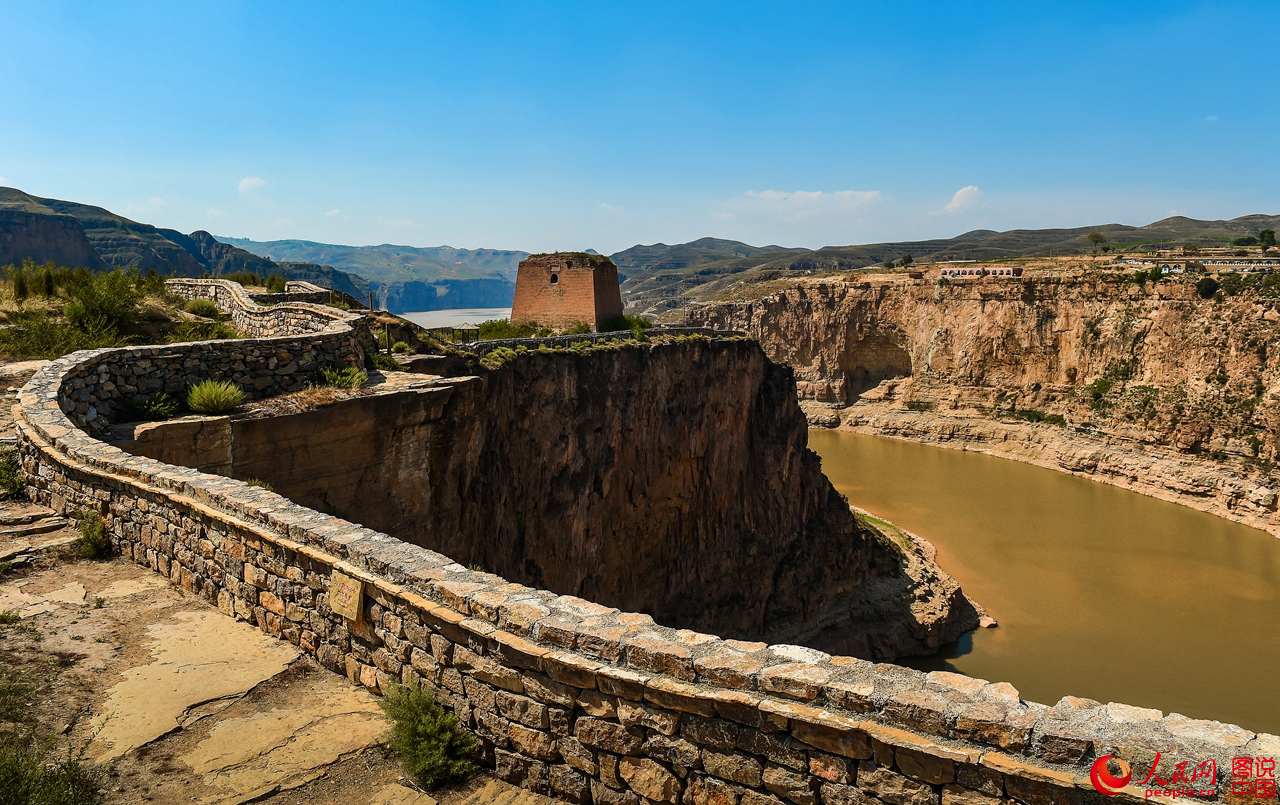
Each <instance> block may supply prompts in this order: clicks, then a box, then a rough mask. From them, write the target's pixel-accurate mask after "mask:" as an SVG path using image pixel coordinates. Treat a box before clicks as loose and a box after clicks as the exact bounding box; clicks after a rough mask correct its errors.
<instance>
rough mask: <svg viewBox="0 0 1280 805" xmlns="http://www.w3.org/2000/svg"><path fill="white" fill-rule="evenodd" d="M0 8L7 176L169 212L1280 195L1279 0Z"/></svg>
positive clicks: (336, 219)
mask: <svg viewBox="0 0 1280 805" xmlns="http://www.w3.org/2000/svg"><path fill="white" fill-rule="evenodd" d="M0 15H3V16H2V17H0V19H4V31H5V37H4V39H5V46H4V48H3V49H0V184H6V185H10V186H16V187H19V188H21V189H23V190H26V191H28V192H30V193H34V194H37V195H43V196H52V197H56V198H67V199H74V200H77V201H84V202H89V203H94V204H99V205H102V206H105V207H108V208H109V209H112V210H114V211H116V212H119V213H121V214H124V215H127V216H129V217H131V218H134V219H137V220H141V221H145V222H148V223H154V224H157V225H160V226H167V227H173V228H176V229H181V230H183V231H191V230H194V229H208V230H210V231H213V232H216V233H219V234H229V235H241V236H248V237H253V238H258V239H274V238H291V237H292V238H307V239H311V240H321V241H329V242H339V243H356V244H365V243H382V242H391V243H406V244H412V245H437V244H442V243H447V244H450V245H454V246H466V247H479V246H488V247H496V248H520V249H528V250H544V249H557V248H559V249H570V248H586V247H594V248H597V249H600V250H601V251H605V252H610V251H615V250H618V249H621V248H624V247H626V246H629V245H631V244H633V243H652V242H655V241H665V242H668V243H674V242H680V241H685V240H690V239H693V238H696V237H700V236H703V235H716V236H722V237H729V238H735V239H739V240H744V241H748V242H750V243H756V244H764V243H780V244H784V245H804V246H819V245H824V244H846V243H862V242H870V241H878V240H888V239H916V238H924V237H936V236H949V235H954V234H958V233H960V232H963V231H967V230H969V229H974V228H991V229H1008V228H1014V227H1043V226H1078V225H1086V224H1094V223H1103V222H1112V221H1115V222H1121V223H1132V224H1141V223H1147V222H1149V221H1151V220H1155V219H1158V218H1162V217H1164V216H1166V215H1170V214H1175V213H1176V214H1185V215H1190V216H1193V217H1200V218H1219V217H1234V216H1236V215H1241V214H1245V213H1251V212H1276V211H1280V181H1278V180H1280V166H1278V165H1277V161H1276V155H1277V144H1278V143H1280V128H1278V125H1277V124H1280V104H1276V103H1275V92H1274V90H1275V82H1276V76H1277V75H1280V48H1277V47H1275V45H1274V36H1273V35H1272V33H1271V32H1272V31H1274V28H1275V26H1276V25H1277V23H1278V20H1277V14H1276V7H1275V6H1274V4H1270V3H1255V4H1231V3H1173V2H1170V3H1143V2H1136V1H1131V2H1119V3H1117V2H1107V3H1090V2H1071V3H1066V2H1063V3H1060V4H1052V5H1051V4H1048V3H1030V2H1018V3H994V2H992V3H978V2H953V3H942V2H938V3H920V4H912V3H905V2H887V3H886V2H883V0H880V2H874V3H865V4H864V3H852V2H846V3H830V4H826V3H801V2H793V3H785V4H784V3H768V4H764V3H762V4H756V3H749V2H747V3H744V2H735V3H726V4H710V3H687V2H686V3H671V4H665V3H659V2H648V3H643V4H640V3H635V4H621V3H619V4H604V3H523V4H517V3H500V4H487V3H478V2H477V3H456V4H426V3H422V4H416V3H396V4H385V5H382V4H378V3H359V4H352V3H342V4H338V3H334V4H326V3H322V2H310V3H286V2H265V3H263V2H255V3H237V2H226V1H225V0H224V2H217V3H209V4H201V3H196V2H184V3H164V4H161V3H156V4H153V5H141V4H128V3H101V4H89V3H83V2H76V3H65V4H64V3H58V2H41V3H29V2H21V3H10V2H8V0H3V1H2V2H0Z"/></svg>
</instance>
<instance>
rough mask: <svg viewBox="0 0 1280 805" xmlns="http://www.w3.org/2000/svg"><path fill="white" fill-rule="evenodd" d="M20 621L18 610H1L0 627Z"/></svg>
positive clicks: (0, 692) (0, 693) (1, 693)
mask: <svg viewBox="0 0 1280 805" xmlns="http://www.w3.org/2000/svg"><path fill="white" fill-rule="evenodd" d="M20 620H22V616H21V615H19V614H18V611H17V610H16V609H5V610H0V625H4V626H12V625H13V624H15V623H17V622H18V621H20ZM0 698H3V690H2V689H0ZM0 709H2V708H0Z"/></svg>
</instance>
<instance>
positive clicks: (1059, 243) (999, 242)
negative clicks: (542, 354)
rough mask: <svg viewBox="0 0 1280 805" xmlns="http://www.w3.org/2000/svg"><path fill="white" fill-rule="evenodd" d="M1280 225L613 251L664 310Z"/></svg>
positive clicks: (1179, 221)
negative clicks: (889, 271) (1098, 239)
mask: <svg viewBox="0 0 1280 805" xmlns="http://www.w3.org/2000/svg"><path fill="white" fill-rule="evenodd" d="M1263 229H1280V215H1245V216H1241V217H1239V218H1233V219H1231V220H1229V221H1199V220H1196V219H1194V218H1186V217H1183V216H1174V217H1171V218H1165V219H1163V220H1160V221H1156V222H1155V223H1151V224H1147V225H1146V226H1126V225H1124V224H1102V225H1099V226H1082V227H1076V228H1073V229H1011V230H1008V231H1006V232H995V231H992V230H990V229H976V230H974V231H972V232H966V233H964V234H963V235H958V236H956V237H954V238H939V239H935V240H914V241H898V242H891V243H868V244H863V245H858V246H824V247H823V248H821V249H804V248H786V247H782V246H760V247H757V246H749V245H747V244H745V243H739V242H738V241H734V240H718V239H716V238H702V239H701V240H695V241H693V242H691V243H682V244H677V245H674V246H668V245H666V244H663V243H658V244H654V245H653V246H633V247H631V248H630V249H626V250H624V251H621V252H618V253H617V254H615V255H612V258H613V261H614V263H616V264H617V265H618V269H619V271H620V272H621V273H622V275H623V277H624V281H623V283H622V291H623V298H624V299H625V300H626V302H627V305H628V306H629V307H630V308H632V309H635V310H640V311H644V312H649V313H660V312H663V311H666V310H670V309H673V308H676V307H679V306H681V305H684V304H687V303H689V302H696V301H702V300H706V299H713V298H717V297H720V296H726V295H733V294H735V293H738V292H740V291H741V290H744V286H749V285H752V284H754V283H759V282H767V281H769V280H774V279H779V278H783V277H786V276H793V275H795V274H797V273H800V272H804V273H822V272H830V271H849V270H852V269H858V268H866V267H869V266H876V265H880V264H883V263H885V262H886V261H889V260H901V259H902V258H903V257H906V256H908V255H910V256H911V258H912V259H913V260H915V261H917V262H919V261H922V260H925V261H927V260H1000V259H1006V258H1013V257H1038V256H1046V255H1070V254H1086V253H1088V252H1091V251H1092V250H1093V248H1094V246H1093V243H1092V242H1091V241H1090V240H1089V235H1090V234H1092V233H1095V232H1097V233H1101V234H1102V235H1103V236H1104V237H1106V239H1107V242H1108V244H1109V245H1110V247H1111V248H1112V250H1124V249H1130V250H1132V249H1138V248H1141V247H1145V246H1161V245H1171V244H1187V245H1196V246H1213V245H1219V246H1220V245H1223V244H1225V243H1229V242H1230V241H1232V240H1234V239H1236V238H1241V237H1245V236H1248V235H1254V234H1257V233H1258V232H1259V231H1260V230H1263Z"/></svg>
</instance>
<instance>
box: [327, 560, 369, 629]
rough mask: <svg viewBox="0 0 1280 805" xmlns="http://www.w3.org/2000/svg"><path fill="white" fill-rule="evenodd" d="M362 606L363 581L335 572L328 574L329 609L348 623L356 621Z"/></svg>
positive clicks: (358, 618)
mask: <svg viewBox="0 0 1280 805" xmlns="http://www.w3.org/2000/svg"><path fill="white" fill-rule="evenodd" d="M363 605H364V582H363V581H361V580H360V579H353V578H351V577H350V576H348V575H347V574H345V573H342V572H339V571H337V570H334V571H333V572H331V573H330V574H329V609H331V610H333V611H334V612H335V613H336V614H338V615H341V616H342V617H344V618H346V619H347V620H349V621H358V620H360V613H361V612H362V611H363Z"/></svg>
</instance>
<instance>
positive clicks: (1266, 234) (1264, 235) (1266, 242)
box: [1258, 229, 1276, 252]
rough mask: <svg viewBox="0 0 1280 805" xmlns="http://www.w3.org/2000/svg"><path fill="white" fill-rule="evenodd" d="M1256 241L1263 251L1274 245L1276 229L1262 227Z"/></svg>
mask: <svg viewBox="0 0 1280 805" xmlns="http://www.w3.org/2000/svg"><path fill="white" fill-rule="evenodd" d="M1258 243H1259V245H1261V246H1262V250H1263V251H1264V252H1265V251H1266V250H1267V249H1270V248H1271V247H1272V246H1274V245H1276V231H1275V230H1274V229H1264V230H1262V231H1261V232H1259V233H1258Z"/></svg>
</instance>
